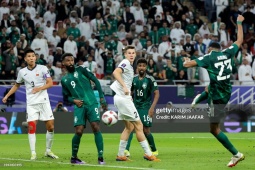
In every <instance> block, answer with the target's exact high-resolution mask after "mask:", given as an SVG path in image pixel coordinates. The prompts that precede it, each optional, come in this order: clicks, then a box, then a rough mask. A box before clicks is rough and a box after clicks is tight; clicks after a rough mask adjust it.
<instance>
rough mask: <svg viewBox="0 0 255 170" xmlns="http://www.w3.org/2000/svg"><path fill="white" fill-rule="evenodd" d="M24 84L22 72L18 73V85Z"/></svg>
mask: <svg viewBox="0 0 255 170" xmlns="http://www.w3.org/2000/svg"><path fill="white" fill-rule="evenodd" d="M23 82H24V80H23V78H22V75H21V70H20V71H19V73H18V76H17V80H16V83H17V84H21V83H23Z"/></svg>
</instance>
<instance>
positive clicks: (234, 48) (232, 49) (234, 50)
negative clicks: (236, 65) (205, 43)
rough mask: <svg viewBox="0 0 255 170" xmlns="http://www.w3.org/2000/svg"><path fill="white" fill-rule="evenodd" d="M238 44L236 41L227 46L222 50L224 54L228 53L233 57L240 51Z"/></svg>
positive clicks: (228, 55) (229, 56)
mask: <svg viewBox="0 0 255 170" xmlns="http://www.w3.org/2000/svg"><path fill="white" fill-rule="evenodd" d="M238 49H239V48H238V46H237V45H236V44H235V43H234V44H232V45H231V46H230V47H228V48H226V49H225V50H222V52H223V53H224V54H227V57H228V58H232V57H234V56H235V55H236V53H237V51H238Z"/></svg>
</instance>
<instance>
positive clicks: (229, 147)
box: [215, 132, 238, 155]
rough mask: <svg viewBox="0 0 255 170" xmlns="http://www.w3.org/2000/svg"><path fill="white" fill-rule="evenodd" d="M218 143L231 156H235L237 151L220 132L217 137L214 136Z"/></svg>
mask: <svg viewBox="0 0 255 170" xmlns="http://www.w3.org/2000/svg"><path fill="white" fill-rule="evenodd" d="M215 137H216V138H217V139H218V141H219V142H220V143H221V144H222V145H223V146H224V147H225V148H226V149H227V150H229V151H230V152H231V153H232V154H233V155H236V154H237V153H238V151H237V150H236V148H235V147H234V146H233V145H232V143H231V142H230V141H229V140H228V137H227V136H226V135H225V134H224V133H223V132H220V133H219V134H218V135H217V136H215Z"/></svg>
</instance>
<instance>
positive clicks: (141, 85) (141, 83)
mask: <svg viewBox="0 0 255 170" xmlns="http://www.w3.org/2000/svg"><path fill="white" fill-rule="evenodd" d="M155 90H158V85H157V82H156V81H155V79H154V78H153V77H152V76H149V75H146V76H145V77H144V78H143V79H139V76H138V75H136V76H135V77H134V79H133V83H132V87H131V91H134V104H135V106H136V108H139V109H145V108H150V106H151V95H152V93H153V92H154V91H155Z"/></svg>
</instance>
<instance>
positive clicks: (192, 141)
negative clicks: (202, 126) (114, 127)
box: [0, 133, 255, 170]
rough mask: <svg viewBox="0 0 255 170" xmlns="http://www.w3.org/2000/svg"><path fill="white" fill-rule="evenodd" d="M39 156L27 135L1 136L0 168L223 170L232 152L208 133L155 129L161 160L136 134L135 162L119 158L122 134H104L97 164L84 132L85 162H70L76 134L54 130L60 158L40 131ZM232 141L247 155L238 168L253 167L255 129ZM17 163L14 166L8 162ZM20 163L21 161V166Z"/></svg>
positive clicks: (90, 140) (91, 139) (89, 136)
mask: <svg viewBox="0 0 255 170" xmlns="http://www.w3.org/2000/svg"><path fill="white" fill-rule="evenodd" d="M36 136H37V141H36V152H37V160H36V161H30V160H29V158H30V150H29V144H28V137H27V135H25V134H24V135H16V134H15V135H1V136H0V169H37V170H39V169H68V170H70V169H171V170H224V169H229V168H228V167H227V166H226V164H227V163H228V162H229V160H230V158H231V154H230V153H229V152H228V151H226V150H225V148H224V147H223V146H222V145H221V144H220V143H219V142H218V141H217V140H216V139H214V138H213V136H212V135H211V134H209V133H178V134H177V133H154V138H155V141H156V145H157V148H158V150H159V156H158V158H160V159H161V162H149V161H145V160H144V159H143V151H142V148H141V147H140V145H139V144H138V142H137V140H136V139H135V136H134V138H133V141H132V145H131V150H130V152H131V157H130V158H131V159H132V162H116V161H115V158H116V155H117V151H118V144H119V137H120V134H103V137H104V147H105V152H104V157H105V161H106V165H104V166H102V165H98V164H97V153H96V147H95V144H94V136H93V134H91V133H90V134H86V133H85V134H84V135H83V137H82V140H81V145H80V150H79V153H78V156H79V158H81V159H82V160H84V161H86V163H87V164H85V165H71V164H70V163H69V160H70V155H71V139H72V136H73V134H55V139H54V143H53V148H52V150H53V152H54V153H55V154H56V155H58V156H59V157H60V158H59V159H57V160H53V159H51V158H46V157H44V151H45V135H44V134H38V135H36ZM227 136H228V137H229V139H230V140H231V141H232V143H233V144H234V145H235V146H236V148H238V150H240V151H241V152H243V153H244V154H245V156H246V159H245V160H244V161H242V162H240V163H238V164H237V166H235V167H234V169H235V170H249V169H250V170H251V169H254V159H255V148H254V146H255V137H254V135H253V133H237V134H227ZM10 164H11V165H12V164H13V165H14V166H13V167H11V166H8V165H10ZM18 165H20V166H19V167H18Z"/></svg>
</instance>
